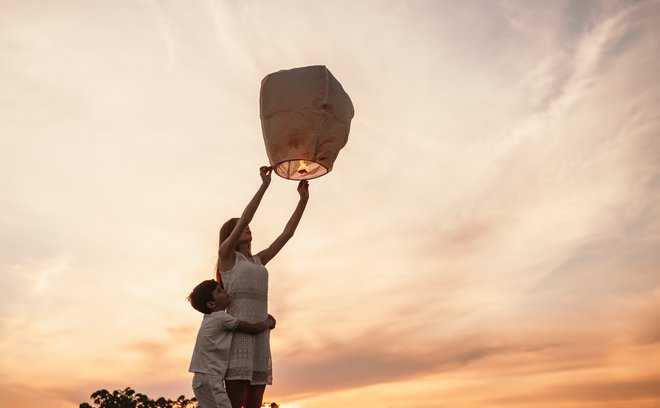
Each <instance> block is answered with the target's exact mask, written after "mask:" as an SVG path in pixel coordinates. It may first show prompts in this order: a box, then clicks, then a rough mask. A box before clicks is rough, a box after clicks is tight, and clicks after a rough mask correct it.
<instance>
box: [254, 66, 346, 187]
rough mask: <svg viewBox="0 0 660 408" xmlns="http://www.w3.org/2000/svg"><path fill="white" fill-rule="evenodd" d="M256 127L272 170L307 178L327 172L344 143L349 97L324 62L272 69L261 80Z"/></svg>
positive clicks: (289, 176)
mask: <svg viewBox="0 0 660 408" xmlns="http://www.w3.org/2000/svg"><path fill="white" fill-rule="evenodd" d="M259 108H260V115H261V130H262V132H263V135H264V143H265V144H266V153H267V154H268V159H269V160H270V164H271V166H272V167H273V169H274V171H275V173H277V174H278V175H279V176H281V177H284V178H286V179H289V180H309V179H313V178H317V177H321V176H322V175H324V174H326V173H328V172H329V171H331V170H332V165H333V163H334V162H335V159H336V158H337V155H338V154H339V151H340V150H341V149H342V148H343V147H344V146H345V145H346V141H347V140H348V133H349V131H350V128H351V119H352V118H353V114H354V110H353V103H352V102H351V98H350V97H349V96H348V94H347V93H346V92H345V91H344V88H342V86H341V84H340V83H339V81H337V79H336V78H335V77H334V76H333V75H332V74H331V73H330V71H329V70H328V69H327V68H326V67H325V66H323V65H314V66H309V67H302V68H294V69H288V70H282V71H277V72H273V73H272V74H269V75H267V76H266V77H265V78H264V79H263V80H262V81H261V94H260V97H259Z"/></svg>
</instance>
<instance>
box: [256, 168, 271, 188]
mask: <svg viewBox="0 0 660 408" xmlns="http://www.w3.org/2000/svg"><path fill="white" fill-rule="evenodd" d="M272 172H273V168H272V167H269V166H261V167H259V175H260V176H261V184H263V185H266V186H268V185H269V184H270V175H271V173H272Z"/></svg>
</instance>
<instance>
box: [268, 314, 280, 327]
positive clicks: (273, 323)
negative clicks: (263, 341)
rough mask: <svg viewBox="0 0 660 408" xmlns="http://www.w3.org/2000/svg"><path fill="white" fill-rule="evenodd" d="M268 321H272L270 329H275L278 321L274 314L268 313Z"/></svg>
mask: <svg viewBox="0 0 660 408" xmlns="http://www.w3.org/2000/svg"><path fill="white" fill-rule="evenodd" d="M266 321H267V322H269V323H270V330H273V329H274V328H275V324H276V323H277V322H276V321H275V318H274V317H273V316H272V315H268V318H267V319H266Z"/></svg>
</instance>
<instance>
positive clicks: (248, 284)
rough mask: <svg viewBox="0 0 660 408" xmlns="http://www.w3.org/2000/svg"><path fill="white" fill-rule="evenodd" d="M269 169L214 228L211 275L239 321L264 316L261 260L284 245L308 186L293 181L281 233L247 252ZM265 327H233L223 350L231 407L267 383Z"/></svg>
mask: <svg viewBox="0 0 660 408" xmlns="http://www.w3.org/2000/svg"><path fill="white" fill-rule="evenodd" d="M271 172H272V168H270V167H261V168H260V169H259V173H260V175H261V186H260V187H259V190H257V193H256V194H255V195H254V197H253V198H252V200H251V201H250V203H249V204H248V205H247V207H246V208H245V210H244V211H243V215H241V218H232V219H231V220H229V221H227V222H226V223H225V224H224V225H223V226H222V228H221V229H220V246H219V249H218V265H217V268H216V278H217V280H218V282H221V284H223V285H224V287H225V289H226V290H227V292H229V295H230V298H231V304H230V305H229V307H228V308H227V312H228V313H229V314H231V315H232V316H234V317H236V318H237V319H239V320H245V321H247V322H250V323H255V322H258V321H261V320H264V319H266V317H267V316H268V271H267V270H266V268H265V265H266V264H267V263H268V262H269V261H270V260H271V259H273V257H274V256H275V255H277V253H278V252H280V250H281V249H282V247H284V244H286V243H287V242H288V241H289V239H291V237H292V236H293V233H294V232H295V231H296V227H297V226H298V223H299V222H300V218H301V217H302V215H303V212H304V211H305V206H306V205H307V200H308V199H309V190H308V183H307V181H301V182H300V183H299V184H298V193H299V194H300V201H299V202H298V206H297V207H296V209H295V211H294V212H293V215H291V218H290V219H289V222H288V223H287V224H286V227H285V228H284V231H283V232H282V234H281V235H280V236H279V237H277V239H275V241H273V243H272V244H270V246H269V247H268V248H266V249H264V250H263V251H261V252H259V253H258V254H257V255H255V256H253V255H252V247H251V243H252V233H251V232H250V227H249V223H250V221H252V217H253V216H254V213H255V212H256V211H257V208H258V207H259V203H260V202H261V199H262V198H263V196H264V193H265V192H266V189H268V186H269V185H270V176H271ZM269 336H270V332H269V331H268V330H267V331H264V332H262V333H260V334H257V335H250V334H243V333H239V332H236V333H234V337H233V339H232V344H231V348H230V351H229V368H228V369H227V375H226V376H225V387H226V389H227V395H228V396H229V400H230V401H231V404H232V407H233V408H240V407H245V408H259V407H261V402H262V399H263V395H264V391H265V389H266V384H272V366H271V359H270V337H269Z"/></svg>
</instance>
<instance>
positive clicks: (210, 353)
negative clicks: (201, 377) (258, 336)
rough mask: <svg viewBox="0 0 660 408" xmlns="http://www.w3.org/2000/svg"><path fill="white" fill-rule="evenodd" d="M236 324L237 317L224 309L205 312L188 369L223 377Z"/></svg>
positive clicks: (192, 371)
mask: <svg viewBox="0 0 660 408" xmlns="http://www.w3.org/2000/svg"><path fill="white" fill-rule="evenodd" d="M237 326H238V319H236V318H235V317H233V316H231V315H230V314H227V312H225V311H224V310H221V311H217V312H213V313H210V314H205V315H204V319H203V320H202V325H201V326H200V328H199V332H197V340H196V341H195V349H194V350H193V355H192V359H191V361H190V368H189V369H188V371H190V372H191V373H203V374H214V375H219V376H222V377H224V375H225V372H226V371H227V364H228V363H229V347H230V346H231V339H232V335H233V333H232V331H233V330H235V329H236V327H237Z"/></svg>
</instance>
